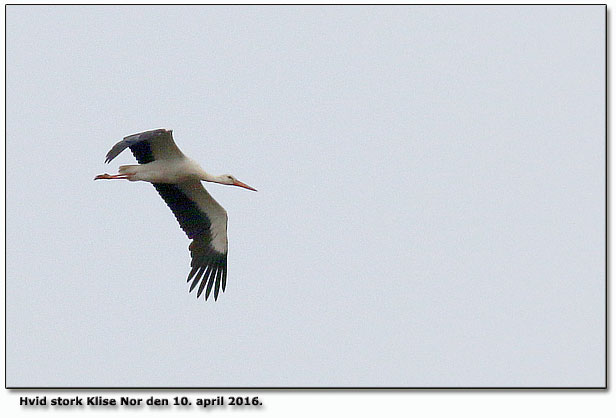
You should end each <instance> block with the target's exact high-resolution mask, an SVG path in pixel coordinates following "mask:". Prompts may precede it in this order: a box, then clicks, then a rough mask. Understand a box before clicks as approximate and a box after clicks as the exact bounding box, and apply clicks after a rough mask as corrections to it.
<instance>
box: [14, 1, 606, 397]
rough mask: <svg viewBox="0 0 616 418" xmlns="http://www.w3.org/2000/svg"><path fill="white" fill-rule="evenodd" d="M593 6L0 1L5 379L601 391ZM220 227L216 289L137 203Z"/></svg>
mask: <svg viewBox="0 0 616 418" xmlns="http://www.w3.org/2000/svg"><path fill="white" fill-rule="evenodd" d="M604 24H605V8H604V6H584V7H580V6H576V7H571V6H568V7H565V6H558V7H557V6H548V7H543V6H531V7H512V6H504V7H494V6H486V7H454V6H451V7H443V6H434V7H423V6H415V7H410V6H404V7H334V6H327V7H289V6H282V7H271V6H267V7H266V6H260V7H221V6H215V7H129V6H123V7H110V6H104V7H103V6H99V7H77V6H71V7H60V6H55V7H49V6H37V7H24V6H19V7H17V6H9V7H8V8H7V35H6V40H7V58H6V59H7V61H6V62H7V107H6V109H7V117H6V123H7V138H6V141H7V153H6V155H7V165H6V167H7V257H6V262H7V385H8V386H38V387H40V386H199V387H214V386H217V387H220V386H404V387H413V386H415V387H419V386H602V385H604V384H605V381H604V377H605V369H604V366H605V352H604V348H605V339H604V335H605V334H604V332H605V321H604V318H605V305H604V301H605V293H604V291H605V196H604V193H605V118H604V114H605V113H604V109H605V108H604V106H605V102H604V90H605V84H604V76H605V73H604V68H605V67H604V66H605V56H604V53H605V49H604V48H605V44H604V39H605V26H604ZM158 127H164V128H168V129H173V130H174V136H175V139H176V142H177V143H178V145H179V146H180V148H181V149H182V150H183V151H184V152H185V153H186V154H187V155H189V156H190V157H192V158H193V159H195V160H197V161H199V162H200V163H201V164H202V166H203V167H204V168H205V169H206V170H208V171H209V172H211V173H214V174H220V173H231V174H234V175H235V176H236V177H238V178H239V179H240V180H242V181H244V182H246V183H248V184H249V185H251V186H253V187H255V188H257V189H259V192H258V193H252V192H249V191H246V190H242V189H238V188H229V187H225V186H220V185H209V186H208V190H210V192H211V194H212V195H213V196H214V197H215V198H216V199H217V200H218V201H219V202H220V203H221V204H222V205H223V206H224V207H225V208H226V209H227V211H228V213H229V245H230V252H229V270H228V283H227V291H226V292H225V293H224V294H221V296H220V297H219V299H218V301H217V302H215V303H214V302H213V301H208V302H205V301H204V300H202V299H199V300H197V299H196V298H195V294H194V293H192V294H189V293H188V285H187V284H186V282H185V279H186V275H187V274H188V271H189V263H190V257H189V253H188V248H187V247H188V244H189V240H188V239H187V238H186V236H185V235H184V234H183V233H182V232H181V230H180V229H179V227H178V225H177V223H176V221H175V219H174V217H173V215H172V213H171V212H170V210H169V209H168V208H167V206H166V205H165V204H164V202H163V201H162V199H160V197H159V196H158V194H157V193H156V191H155V190H154V188H153V187H152V186H150V185H149V184H147V183H129V182H122V181H117V182H94V181H92V179H93V177H94V176H95V175H96V174H100V173H103V172H111V173H115V172H116V171H117V167H118V165H120V164H127V163H133V161H134V160H133V158H132V155H131V154H130V152H128V151H127V152H125V153H124V154H122V155H121V156H119V157H118V158H117V159H116V160H114V161H113V163H112V164H110V165H105V164H103V161H104V156H105V154H106V152H107V151H108V150H109V148H110V147H111V146H112V145H113V144H114V143H115V142H117V141H118V140H120V139H121V138H122V137H123V136H126V135H128V134H131V133H135V132H139V131H142V130H147V129H152V128H158Z"/></svg>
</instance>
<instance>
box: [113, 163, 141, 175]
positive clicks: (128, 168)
mask: <svg viewBox="0 0 616 418" xmlns="http://www.w3.org/2000/svg"><path fill="white" fill-rule="evenodd" d="M135 167H139V165H138V164H131V165H121V166H120V168H119V169H118V173H120V174H126V173H135V172H136V171H137V170H138V168H135Z"/></svg>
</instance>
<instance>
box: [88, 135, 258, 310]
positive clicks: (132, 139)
mask: <svg viewBox="0 0 616 418" xmlns="http://www.w3.org/2000/svg"><path fill="white" fill-rule="evenodd" d="M126 148H130V150H131V151H132V153H133V155H134V156H135V158H136V159H137V162H138V163H139V164H134V165H122V166H120V169H119V170H118V174H114V175H110V174H100V175H98V176H96V177H95V178H94V180H117V179H122V180H129V181H147V182H149V183H152V185H153V186H154V188H155V189H156V190H157V191H158V193H159V194H160V196H161V197H162V198H163V200H164V201H165V202H166V203H167V206H169V208H170V209H171V211H173V214H174V215H175V217H176V219H177V220H178V222H179V224H180V227H181V228H182V230H183V231H184V232H185V233H186V235H188V238H190V239H191V240H192V243H191V244H190V246H189V247H188V248H189V250H190V256H191V258H192V262H191V263H190V266H191V270H190V273H189V274H188V280H187V282H190V281H191V280H192V283H191V285H190V290H189V292H192V291H193V289H195V287H197V285H199V288H198V290H197V298H198V297H199V296H201V293H203V291H204V290H205V300H207V299H208V297H209V296H210V293H211V292H212V289H213V290H214V300H218V293H219V292H220V289H221V287H222V291H223V292H224V291H225V288H226V286H227V252H228V245H227V211H226V210H225V209H224V208H223V207H222V206H220V204H218V202H217V201H216V200H214V198H213V197H212V196H211V195H210V194H209V193H208V192H207V190H205V188H204V187H203V185H202V184H201V182H202V181H209V182H213V183H220V184H228V185H231V186H238V187H243V188H245V189H248V190H254V191H256V189H253V188H252V187H250V186H249V185H247V184H244V183H242V182H241V181H239V180H238V179H236V178H235V177H233V176H232V175H229V174H223V175H219V176H215V175H212V174H209V173H207V172H206V171H205V170H203V169H202V168H201V167H200V166H199V165H198V164H197V163H196V162H194V161H193V160H191V159H189V158H188V157H186V156H185V155H184V154H183V153H182V151H180V149H179V148H178V147H177V145H175V142H174V141H173V136H172V131H171V130H166V129H155V130H152V131H146V132H141V133H137V134H133V135H129V136H127V137H125V138H124V139H123V140H122V141H120V142H118V143H117V144H115V145H114V146H113V148H111V150H110V151H109V152H108V153H107V158H106V159H105V162H106V163H109V162H111V160H113V159H114V158H115V157H116V156H117V155H118V154H120V153H121V152H122V151H124V150H125V149H126Z"/></svg>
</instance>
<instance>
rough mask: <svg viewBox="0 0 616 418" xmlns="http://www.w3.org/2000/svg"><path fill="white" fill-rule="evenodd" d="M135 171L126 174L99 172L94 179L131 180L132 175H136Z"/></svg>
mask: <svg viewBox="0 0 616 418" xmlns="http://www.w3.org/2000/svg"><path fill="white" fill-rule="evenodd" d="M134 175H135V173H126V174H114V175H111V174H107V173H105V174H99V175H98V176H96V177H94V180H130V179H131V177H132V176H134Z"/></svg>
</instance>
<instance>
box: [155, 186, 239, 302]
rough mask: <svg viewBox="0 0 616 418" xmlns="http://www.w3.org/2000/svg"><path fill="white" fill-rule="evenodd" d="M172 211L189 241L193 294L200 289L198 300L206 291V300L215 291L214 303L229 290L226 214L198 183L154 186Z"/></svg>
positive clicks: (190, 275) (189, 278)
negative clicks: (227, 287) (222, 293)
mask: <svg viewBox="0 0 616 418" xmlns="http://www.w3.org/2000/svg"><path fill="white" fill-rule="evenodd" d="M153 184H154V187H155V188H156V190H157V191H158V193H159V194H160V196H161V197H162V198H163V199H164V200H165V202H167V205H168V206H169V208H170V209H171V210H172V211H173V214H174V215H175V217H176V219H177V220H178V222H179V223H180V227H181V228H182V229H183V230H184V232H185V233H186V235H188V238H190V239H192V240H193V242H192V243H191V244H190V246H189V249H190V255H191V257H192V262H191V264H190V266H191V267H192V269H191V271H190V274H189V275H188V280H187V281H191V280H192V284H191V285H190V291H191V292H192V290H193V289H194V288H195V287H197V284H199V283H201V284H200V285H199V289H198V290H197V297H199V296H201V293H203V290H204V289H205V299H206V300H207V298H208V297H209V296H210V292H211V291H212V288H213V289H214V300H217V299H218V293H219V291H220V289H221V286H222V291H223V292H224V291H225V288H226V286H227V251H228V244H227V211H225V209H224V208H223V207H222V206H220V205H219V204H218V202H216V200H214V198H213V197H212V196H211V195H210V194H209V193H208V192H207V190H205V188H204V187H203V186H202V185H201V182H199V181H189V182H185V183H179V184H167V183H153Z"/></svg>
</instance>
